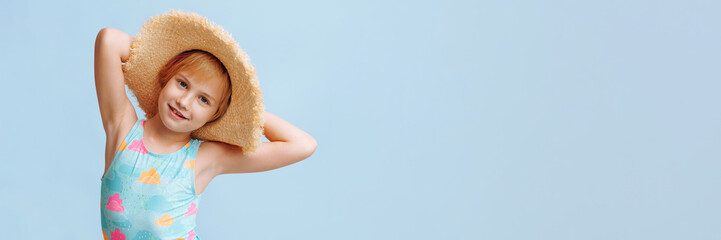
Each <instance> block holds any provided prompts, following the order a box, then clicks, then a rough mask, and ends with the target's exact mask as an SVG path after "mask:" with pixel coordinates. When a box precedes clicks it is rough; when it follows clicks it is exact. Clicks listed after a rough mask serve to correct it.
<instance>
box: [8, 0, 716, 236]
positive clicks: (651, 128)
mask: <svg viewBox="0 0 721 240" xmlns="http://www.w3.org/2000/svg"><path fill="white" fill-rule="evenodd" d="M720 7H721V5H720V4H719V3H718V1H711V0H709V1H681V0H676V1H595V2H592V1H558V0H555V1H495V2H490V1H488V2H481V1H473V2H468V1H357V2H341V1H262V3H261V1H253V2H241V1H192V2H177V1H173V2H170V1H167V2H161V1H102V2H101V1H86V2H67V1H44V2H43V1H25V2H23V1H2V3H0V16H3V20H2V21H1V22H0V29H2V31H1V33H0V34H1V35H2V37H1V38H0V46H2V54H3V57H2V58H0V70H1V71H0V73H1V75H0V76H1V84H2V87H1V89H2V92H3V101H2V117H0V126H2V128H0V136H2V138H1V139H0V147H1V149H0V151H1V152H2V161H1V162H0V163H2V166H0V182H1V183H2V185H1V186H2V189H1V190H0V192H2V195H3V196H2V197H0V209H2V213H1V214H0V233H2V238H4V239H5V238H7V239H99V238H100V237H101V232H100V221H99V219H100V210H99V209H100V208H99V204H98V202H99V196H100V177H101V174H102V171H103V160H102V159H103V156H104V153H103V151H104V146H105V136H104V132H103V129H102V124H101V121H100V113H99V110H98V105H97V98H96V95H95V94H96V93H95V86H94V80H93V44H94V41H95V36H96V34H97V32H98V31H99V30H100V29H101V28H103V27H113V28H117V29H120V30H123V31H125V32H127V33H130V34H133V35H135V34H137V33H138V30H139V29H140V27H141V25H142V23H143V22H144V21H145V20H147V19H148V18H150V17H152V16H154V15H157V14H160V13H165V12H167V11H169V10H170V9H181V10H185V11H192V12H197V13H199V14H201V15H204V16H207V17H208V18H210V19H211V20H213V21H215V22H216V23H218V24H220V25H221V26H223V27H224V28H225V29H226V30H227V31H228V32H230V33H231V34H232V35H233V37H234V38H235V39H236V40H237V41H238V42H239V44H240V45H241V47H242V48H243V49H245V51H246V52H247V53H248V54H249V56H250V58H251V61H252V62H253V64H254V65H255V66H256V68H257V70H258V78H259V80H260V83H261V88H262V89H263V92H264V99H265V104H266V108H267V110H268V111H269V112H271V113H274V114H276V115H277V116H279V117H281V118H283V119H285V120H287V121H288V122H290V123H292V124H294V125H295V126H297V127H299V128H301V129H303V130H304V131H306V132H308V133H309V134H311V135H312V136H314V137H315V139H316V140H317V141H318V148H317V150H316V152H315V154H314V155H313V156H311V157H310V158H308V159H306V160H304V161H301V162H299V163H296V164H293V165H290V166H288V167H285V168H281V169H277V170H273V171H268V172H263V173H252V174H234V175H221V176H219V177H217V178H215V179H214V180H213V181H212V182H211V184H210V186H209V187H208V188H207V191H205V193H204V198H203V200H202V202H201V205H200V206H199V210H198V218H197V222H198V227H197V231H196V232H197V233H198V235H199V236H201V238H203V239H314V240H315V239H554V240H555V239H721V230H719V226H720V225H721V217H720V216H721V207H720V204H719V203H720V202H721V194H719V189H720V187H721V174H719V169H720V167H721V163H720V162H719V160H721V151H720V150H721V147H719V146H720V144H721V141H720V140H721V138H720V137H719V136H720V135H719V134H720V133H721V122H720V121H721V112H720V111H719V107H718V106H719V104H718V103H719V101H720V100H721V97H720V96H721V94H720V93H719V90H720V89H721V83H720V82H719V80H720V79H721V76H720V75H721V74H720V72H719V69H720V67H719V66H720V65H721V59H720V57H719V56H721V51H720V50H721V47H720V43H721V37H720V36H721V35H720V34H719V29H720V27H721V24H720V23H721V15H719V14H718V13H719V9H721V8H720ZM264 141H267V140H264Z"/></svg>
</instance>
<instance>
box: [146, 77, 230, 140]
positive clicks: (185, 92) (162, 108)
mask: <svg viewBox="0 0 721 240" xmlns="http://www.w3.org/2000/svg"><path fill="white" fill-rule="evenodd" d="M198 77H199V76H196V75H193V73H192V72H188V71H181V72H178V73H177V74H175V76H173V77H172V78H171V79H170V80H168V82H167V83H166V84H165V87H163V89H162V90H161V91H160V96H158V114H159V115H158V116H159V117H160V120H161V121H162V122H163V124H165V126H166V127H167V128H169V129H171V130H173V131H175V132H192V131H193V130H196V129H198V128H200V127H202V126H203V125H205V123H207V122H208V121H210V120H211V119H210V118H211V117H213V115H214V114H215V112H216V111H217V110H218V107H219V106H220V104H219V102H218V101H219V100H220V98H221V97H222V94H223V91H224V90H225V87H226V86H225V85H227V80H225V79H219V78H211V79H206V80H204V81H200V79H198Z"/></svg>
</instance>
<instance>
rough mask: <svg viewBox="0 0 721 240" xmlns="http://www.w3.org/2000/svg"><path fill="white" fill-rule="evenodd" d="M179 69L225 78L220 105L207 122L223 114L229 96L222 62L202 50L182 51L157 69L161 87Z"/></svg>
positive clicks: (228, 81) (229, 91) (228, 80)
mask: <svg viewBox="0 0 721 240" xmlns="http://www.w3.org/2000/svg"><path fill="white" fill-rule="evenodd" d="M181 71H189V72H191V73H193V74H197V75H198V76H201V77H200V79H210V78H220V79H226V80H227V84H226V86H225V91H224V92H223V96H221V98H220V101H219V103H220V106H219V107H218V110H217V111H216V112H215V114H214V115H213V116H212V117H211V118H210V119H211V120H210V121H208V122H213V121H215V120H217V119H218V118H220V117H221V116H223V114H225V111H226V110H228V106H229V105H230V97H231V96H230V95H231V88H230V87H231V86H230V76H229V75H228V70H227V69H226V68H225V66H224V65H223V63H222V62H220V60H218V58H216V57H215V56H213V54H210V53H208V52H206V51H203V50H198V49H193V50H188V51H185V52H182V53H180V54H178V55H176V56H175V57H173V58H172V59H170V61H168V62H167V63H166V64H165V66H163V67H162V68H161V69H160V71H158V81H159V83H160V87H161V89H162V88H163V87H165V84H167V83H168V81H169V80H170V79H171V78H173V76H175V74H177V73H179V72H181Z"/></svg>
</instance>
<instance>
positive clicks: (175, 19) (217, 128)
mask: <svg viewBox="0 0 721 240" xmlns="http://www.w3.org/2000/svg"><path fill="white" fill-rule="evenodd" d="M192 49H199V50H203V51H206V52H209V53H211V54H213V55H214V56H215V57H217V58H218V59H219V60H220V61H221V62H222V63H223V65H225V68H226V69H227V70H228V75H229V76H230V80H231V88H232V89H231V101H230V105H229V106H228V109H227V111H226V112H225V114H224V115H223V116H222V117H220V118H218V119H217V120H216V121H214V122H211V123H207V124H206V125H205V126H203V127H201V128H199V129H197V130H195V131H193V132H192V133H191V137H192V138H196V139H201V140H210V141H219V142H224V143H228V144H232V145H236V146H240V147H242V148H243V151H247V152H254V151H255V150H256V149H257V148H258V147H259V146H260V140H261V136H262V134H263V126H264V119H263V112H264V111H265V107H264V106H263V97H262V91H261V89H260V84H259V82H258V79H257V77H256V73H255V67H253V65H252V64H251V63H250V58H249V57H248V55H247V54H246V53H245V52H244V51H243V50H242V49H241V48H240V46H239V45H238V43H236V42H235V40H234V39H233V37H232V36H231V35H230V33H228V32H226V31H225V30H224V29H223V28H222V27H220V26H218V25H216V24H215V23H213V22H211V21H209V20H208V19H207V18H205V17H203V16H200V15H198V14H196V13H185V12H182V11H175V10H171V11H170V13H166V14H161V15H158V16H155V17H152V18H151V19H149V20H148V21H146V22H145V23H144V24H143V27H142V28H141V29H140V33H139V34H138V35H137V36H136V38H135V41H133V43H132V44H131V46H130V53H131V54H130V57H129V58H128V61H127V62H126V63H125V65H123V73H124V76H125V82H126V84H127V85H128V88H129V89H130V90H132V91H133V94H134V95H135V97H136V98H137V99H138V103H139V105H140V108H142V109H143V111H145V113H146V118H150V117H152V116H154V115H155V114H156V113H157V112H158V95H159V94H160V90H161V87H162V86H161V85H160V82H159V81H158V72H159V71H160V69H161V68H162V67H163V66H164V65H165V64H166V63H167V62H168V61H169V60H170V59H171V58H173V57H175V56H176V55H177V54H179V53H182V52H184V51H187V50H192Z"/></svg>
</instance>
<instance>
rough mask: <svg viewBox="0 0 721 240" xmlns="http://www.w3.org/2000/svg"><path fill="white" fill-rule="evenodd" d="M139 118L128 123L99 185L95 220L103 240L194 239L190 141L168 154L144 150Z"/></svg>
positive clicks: (195, 198)
mask: <svg viewBox="0 0 721 240" xmlns="http://www.w3.org/2000/svg"><path fill="white" fill-rule="evenodd" d="M144 123H145V120H144V119H138V121H137V122H135V125H133V128H132V129H131V130H130V132H129V133H128V135H127V136H126V137H125V139H124V141H123V143H122V144H121V145H120V148H119V149H118V152H117V153H116V154H115V158H114V159H113V162H112V163H111V164H110V167H109V168H108V170H107V172H106V173H105V175H104V176H103V177H102V178H101V179H100V180H101V181H102V186H101V197H100V222H101V223H102V228H103V229H102V230H103V237H104V239H105V240H125V239H127V240H136V239H173V240H177V239H183V240H199V239H200V237H198V236H197V235H196V234H195V231H194V229H195V216H196V212H197V209H198V203H199V201H200V196H201V195H196V193H195V175H194V172H195V156H196V154H197V153H198V148H199V147H200V143H201V141H200V140H197V139H191V140H190V142H188V143H187V144H185V146H183V147H182V148H181V149H179V150H178V151H176V152H174V153H170V154H156V153H153V152H149V151H148V150H147V149H146V148H145V145H144V144H143V129H144Z"/></svg>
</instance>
